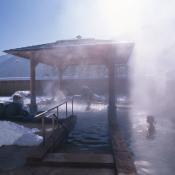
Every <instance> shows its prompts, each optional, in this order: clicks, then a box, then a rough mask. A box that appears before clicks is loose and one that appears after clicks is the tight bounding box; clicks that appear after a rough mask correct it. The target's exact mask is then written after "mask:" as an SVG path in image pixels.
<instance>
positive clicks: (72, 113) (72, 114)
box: [72, 97, 74, 115]
mask: <svg viewBox="0 0 175 175" xmlns="http://www.w3.org/2000/svg"><path fill="white" fill-rule="evenodd" d="M72 115H74V97H72Z"/></svg>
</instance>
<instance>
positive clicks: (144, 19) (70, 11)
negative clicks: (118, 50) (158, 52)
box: [0, 0, 175, 54]
mask: <svg viewBox="0 0 175 175" xmlns="http://www.w3.org/2000/svg"><path fill="white" fill-rule="evenodd" d="M174 5H175V3H174V1H173V0H169V1H168V2H167V0H154V1H153V0H0V54H2V52H1V51H3V50H5V49H10V48H17V47H23V46H29V45H35V44H43V43H47V42H54V41H56V40H59V39H70V38H75V37H76V36H77V35H81V36H82V37H84V38H87V37H91V38H92V37H93V38H107V39H110V38H117V39H119V40H120V39H121V38H122V39H123V38H128V36H132V38H134V39H135V38H136V37H137V38H138V35H139V38H140V37H143V40H150V39H153V38H154V37H155V36H156V35H158V34H159V36H158V37H157V38H155V39H154V41H155V40H157V39H159V38H162V36H164V34H165V31H170V30H172V31H173V30H174V23H173V20H174V16H175V15H174V14H175V13H174ZM164 29H165V30H164ZM166 33H167V34H169V33H170V34H171V33H172V32H171V31H170V32H166ZM148 34H149V37H148ZM167 34H166V35H167ZM167 38H169V35H167ZM137 43H138V41H137Z"/></svg>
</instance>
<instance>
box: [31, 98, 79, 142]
mask: <svg viewBox="0 0 175 175" xmlns="http://www.w3.org/2000/svg"><path fill="white" fill-rule="evenodd" d="M77 96H78V95H74V96H72V97H69V98H67V99H66V100H65V101H64V102H62V103H61V104H59V105H57V106H54V107H52V108H50V109H48V110H46V111H44V112H42V113H40V114H38V115H36V116H35V117H34V118H41V123H42V136H43V145H44V144H45V140H46V128H45V118H47V117H51V116H52V131H54V129H55V119H56V120H57V121H58V118H59V108H60V107H61V106H63V105H64V104H66V117H67V116H68V105H67V104H68V102H69V101H70V100H71V105H72V109H71V113H72V115H74V98H75V97H77ZM53 110H56V111H54V112H53V113H50V112H51V111H53ZM48 113H49V114H48ZM55 113H56V114H55ZM46 114H48V115H46ZM57 126H58V122H57Z"/></svg>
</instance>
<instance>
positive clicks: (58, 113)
mask: <svg viewBox="0 0 175 175" xmlns="http://www.w3.org/2000/svg"><path fill="white" fill-rule="evenodd" d="M58 117H59V112H58V106H57V119H58Z"/></svg>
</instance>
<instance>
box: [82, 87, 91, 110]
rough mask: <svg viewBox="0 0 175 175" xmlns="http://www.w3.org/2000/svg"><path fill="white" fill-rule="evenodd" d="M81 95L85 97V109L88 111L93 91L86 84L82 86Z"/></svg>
mask: <svg viewBox="0 0 175 175" xmlns="http://www.w3.org/2000/svg"><path fill="white" fill-rule="evenodd" d="M82 97H83V98H84V99H85V101H86V103H87V107H86V111H89V110H90V106H91V103H92V100H93V92H92V90H91V89H90V88H89V87H88V86H83V88H82Z"/></svg>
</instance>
